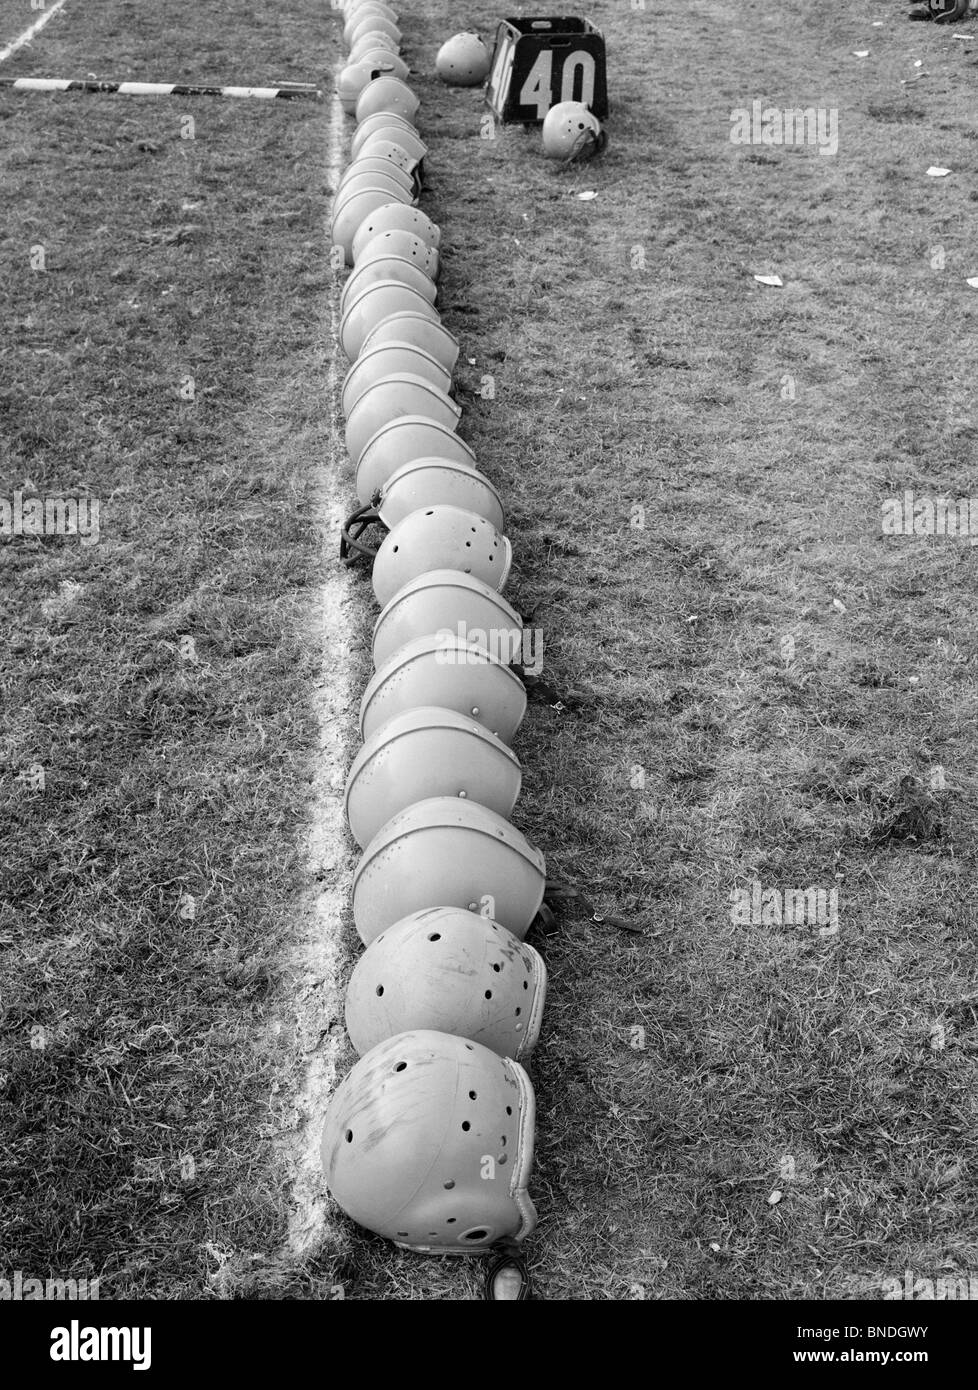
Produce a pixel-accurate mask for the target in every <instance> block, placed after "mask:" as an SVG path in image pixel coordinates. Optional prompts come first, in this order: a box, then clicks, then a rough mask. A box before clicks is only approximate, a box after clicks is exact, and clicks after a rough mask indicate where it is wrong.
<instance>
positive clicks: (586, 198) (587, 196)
mask: <svg viewBox="0 0 978 1390" xmlns="http://www.w3.org/2000/svg"><path fill="white" fill-rule="evenodd" d="M577 196H578V197H579V198H580V200H581V202H582V203H589V202H590V201H591V199H592V198H596V197H597V196H598V195H597V193H595V191H594V189H593V188H589V189H587V190H586V192H584V193H578V195H577Z"/></svg>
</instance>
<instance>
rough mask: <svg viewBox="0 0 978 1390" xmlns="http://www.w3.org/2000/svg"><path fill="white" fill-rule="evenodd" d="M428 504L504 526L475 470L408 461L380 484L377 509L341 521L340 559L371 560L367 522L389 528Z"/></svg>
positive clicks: (495, 497)
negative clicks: (459, 509) (459, 510)
mask: <svg viewBox="0 0 978 1390" xmlns="http://www.w3.org/2000/svg"><path fill="white" fill-rule="evenodd" d="M358 360H359V359H358ZM384 380H388V378H384ZM433 389H437V388H433ZM433 506H450V507H459V508H461V510H462V511H468V512H475V513H476V515H477V516H481V517H484V518H485V519H486V521H488V522H489V524H490V525H491V526H494V527H495V528H496V530H497V531H501V530H502V529H503V523H504V520H505V518H504V516H503V506H502V502H501V501H500V498H499V494H498V492H497V491H496V489H495V488H494V487H493V485H492V483H490V481H489V479H488V478H487V477H486V476H485V474H484V473H480V472H479V470H478V468H474V467H473V466H472V465H471V464H468V463H459V461H458V460H457V459H448V458H429V459H409V460H408V461H407V463H402V464H401V466H400V468H398V469H397V470H396V471H395V472H394V473H392V474H391V476H390V477H389V478H388V480H387V482H386V483H385V484H384V486H383V487H382V488H381V491H380V498H379V500H378V502H377V505H376V507H359V508H358V509H357V510H356V511H355V512H354V513H353V515H352V516H350V517H348V518H347V520H346V522H345V523H344V525H343V531H342V541H341V544H340V557H341V558H342V559H344V560H346V561H347V563H349V564H353V563H355V559H354V558H353V557H356V556H364V557H367V558H369V559H370V560H371V561H373V560H374V559H375V558H376V555H377V552H378V549H379V545H378V544H373V545H371V543H370V541H369V540H368V539H365V533H366V532H367V531H368V529H369V528H370V527H371V526H373V525H374V524H375V523H376V522H380V523H381V524H382V525H383V526H384V527H385V528H386V529H387V530H388V531H390V530H393V528H394V527H395V526H396V525H397V524H398V523H399V522H401V521H403V520H404V518H405V517H407V516H409V515H410V514H411V513H412V512H416V511H423V510H424V509H425V508H427V507H433ZM381 540H383V537H381Z"/></svg>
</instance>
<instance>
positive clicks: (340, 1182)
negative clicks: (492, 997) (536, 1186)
mask: <svg viewBox="0 0 978 1390" xmlns="http://www.w3.org/2000/svg"><path fill="white" fill-rule="evenodd" d="M535 1118H536V1109H535V1100H534V1095H533V1087H532V1086H531V1084H530V1079H529V1077H528V1076H527V1074H526V1072H525V1071H524V1070H523V1068H522V1067H521V1066H520V1064H519V1062H514V1061H512V1060H511V1059H509V1058H504V1057H497V1055H496V1054H495V1053H494V1052H491V1051H490V1050H489V1048H487V1047H482V1046H480V1044H479V1043H473V1042H468V1041H467V1040H466V1039H465V1038H456V1037H452V1036H451V1035H450V1034H448V1033H436V1032H431V1031H427V1030H420V1029H419V1030H416V1031H414V1032H409V1033H400V1034H398V1035H397V1036H396V1037H393V1038H389V1039H388V1040H387V1041H386V1042H382V1043H380V1044H379V1045H378V1046H377V1047H375V1048H373V1049H372V1050H371V1051H370V1052H368V1053H367V1055H366V1056H365V1057H363V1058H361V1060H360V1061H359V1062H357V1064H356V1066H355V1067H354V1068H353V1070H352V1071H351V1072H349V1073H348V1074H347V1076H345V1077H344V1079H343V1080H342V1081H341V1082H340V1084H339V1086H338V1087H337V1088H336V1091H335V1092H334V1094H333V1097H332V1099H331V1100H330V1103H329V1107H328V1109H327V1112H326V1123H325V1125H324V1127H323V1139H322V1149H321V1154H322V1163H323V1171H324V1173H325V1176H326V1184H327V1186H328V1188H329V1190H330V1192H331V1193H332V1195H333V1197H334V1198H335V1200H336V1202H337V1203H338V1204H339V1205H340V1207H342V1209H343V1211H345V1212H346V1214H347V1215H348V1216H350V1217H352V1218H353V1220H354V1221H356V1222H358V1223H359V1225H361V1226H365V1227H366V1228H367V1230H369V1231H374V1232H376V1234H377V1235H382V1236H386V1237H387V1239H388V1240H392V1241H395V1242H396V1243H397V1244H398V1245H401V1246H403V1247H404V1248H406V1249H408V1250H415V1251H417V1252H419V1253H420V1254H436V1255H441V1254H482V1253H483V1252H484V1251H486V1250H488V1249H489V1248H490V1247H491V1246H492V1244H493V1243H494V1242H495V1241H499V1240H501V1239H503V1238H504V1237H507V1236H509V1237H512V1238H513V1239H514V1240H517V1241H519V1240H522V1239H523V1238H524V1237H525V1236H527V1235H529V1233H530V1232H531V1231H532V1230H533V1228H534V1226H535V1225H536V1212H535V1210H534V1208H533V1203H532V1201H531V1200H530V1196H529V1192H528V1191H527V1184H528V1182H529V1175H530V1171H531V1169H532V1166H533V1140H534V1125H535Z"/></svg>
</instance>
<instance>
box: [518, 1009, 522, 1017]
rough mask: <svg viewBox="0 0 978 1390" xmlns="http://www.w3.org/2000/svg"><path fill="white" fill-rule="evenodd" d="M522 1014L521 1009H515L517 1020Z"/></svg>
mask: <svg viewBox="0 0 978 1390" xmlns="http://www.w3.org/2000/svg"><path fill="white" fill-rule="evenodd" d="M522 1012H523V1010H522V1009H517V1010H516V1017H517V1018H519V1016H520V1014H521V1013H522Z"/></svg>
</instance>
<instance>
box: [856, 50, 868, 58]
mask: <svg viewBox="0 0 978 1390" xmlns="http://www.w3.org/2000/svg"><path fill="white" fill-rule="evenodd" d="M852 56H853V57H854V58H868V57H869V49H868V48H854V49H853V50H852Z"/></svg>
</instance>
